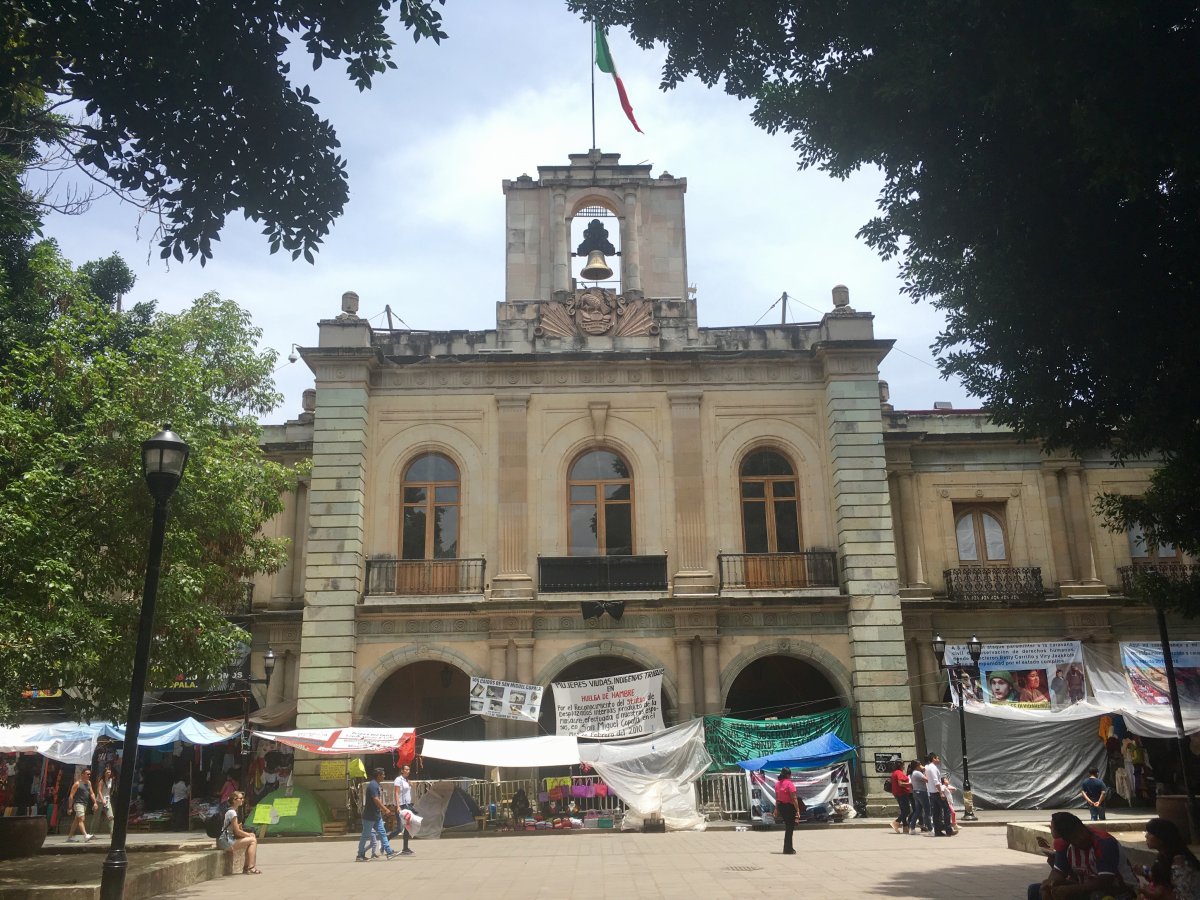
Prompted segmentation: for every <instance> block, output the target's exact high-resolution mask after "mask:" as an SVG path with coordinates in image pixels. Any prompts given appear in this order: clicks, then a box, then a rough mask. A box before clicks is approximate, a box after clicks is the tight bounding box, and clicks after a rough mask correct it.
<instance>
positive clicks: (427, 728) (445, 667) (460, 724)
mask: <svg viewBox="0 0 1200 900" xmlns="http://www.w3.org/2000/svg"><path fill="white" fill-rule="evenodd" d="M470 688H471V679H470V676H468V675H467V673H466V672H463V671H462V670H461V669H459V668H457V667H456V666H453V665H451V664H450V663H447V662H442V661H440V660H428V661H424V662H416V663H411V664H410V665H407V666H404V667H402V668H399V669H397V670H396V671H395V672H393V673H392V674H391V675H389V676H388V677H387V678H385V679H384V681H383V683H382V684H380V685H379V688H378V689H377V690H376V691H375V695H374V696H373V697H372V698H371V702H370V704H369V705H368V707H367V712H366V716H365V718H364V724H368V725H374V726H379V727H390V728H398V727H406V726H415V727H416V729H417V737H418V739H420V738H425V737H437V738H438V739H439V740H447V741H481V740H483V737H484V725H483V720H482V719H480V718H479V717H478V716H473V715H471V714H470V710H469V696H470ZM369 762H370V763H373V764H375V765H384V766H386V767H387V769H388V772H389V773H390V772H391V770H392V763H391V760H385V759H384V758H382V757H381V758H379V759H372V760H370V761H369ZM415 774H416V777H418V778H453V777H461V776H466V777H471V778H478V777H480V769H479V766H469V765H464V764H462V763H452V762H446V761H444V760H438V759H430V760H422V764H421V766H420V770H419V771H418V772H417V773H415Z"/></svg>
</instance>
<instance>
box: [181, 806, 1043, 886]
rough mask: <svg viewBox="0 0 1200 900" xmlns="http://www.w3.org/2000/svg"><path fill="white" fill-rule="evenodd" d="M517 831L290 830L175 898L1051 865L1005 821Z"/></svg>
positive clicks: (1014, 878) (860, 876)
mask: <svg viewBox="0 0 1200 900" xmlns="http://www.w3.org/2000/svg"><path fill="white" fill-rule="evenodd" d="M782 843H783V835H782V832H778V831H776V832H755V831H745V832H732V831H709V832H704V833H690V832H689V833H681V834H618V833H611V834H589V833H568V834H537V833H528V834H513V835H486V836H482V837H477V838H447V839H443V840H431V841H421V840H418V841H414V842H413V848H414V850H415V851H416V853H415V855H413V856H409V857H397V858H396V859H393V860H391V861H387V860H383V859H379V860H375V861H372V862H368V863H356V862H354V851H355V847H356V845H355V844H354V843H351V842H349V841H318V842H305V843H301V842H281V843H273V842H271V841H270V840H268V841H267V842H266V843H265V844H264V845H263V846H262V847H261V849H260V852H259V858H258V862H259V865H260V866H261V867H262V869H263V874H262V875H250V876H246V875H235V876H232V877H226V878H222V879H218V880H216V881H210V882H207V883H204V884H198V885H195V886H193V887H190V888H187V889H185V890H182V891H179V892H177V893H174V894H170V895H167V896H169V897H171V898H173V900H208V898H211V900H218V898H221V900H225V898H228V897H229V896H230V895H231V894H234V895H238V896H255V897H287V898H289V900H340V898H353V897H383V896H388V897H390V896H412V897H428V898H439V897H472V898H488V900H533V898H543V897H560V898H567V897H569V898H572V900H590V898H595V900H602V898H603V900H608V898H611V900H632V898H647V900H649V898H665V900H666V898H684V897H687V898H703V900H709V898H713V900H719V898H730V900H745V898H751V897H785V896H791V897H795V896H800V897H805V898H814V900H816V898H823V897H829V898H847V897H895V898H900V897H921V898H980V900H1015V898H1018V897H1024V896H1025V894H1024V892H1025V887H1026V885H1028V884H1030V883H1031V882H1033V881H1038V880H1040V879H1041V878H1042V877H1043V875H1044V873H1045V870H1046V865H1045V863H1044V862H1041V861H1040V860H1039V859H1038V858H1037V857H1035V856H1032V855H1030V854H1026V853H1018V852H1016V851H1013V850H1009V849H1007V847H1006V845H1005V829H1004V827H1003V826H989V825H984V826H976V827H972V828H967V829H964V830H963V832H962V833H961V834H960V835H958V836H957V837H953V838H932V837H925V836H920V837H912V836H906V835H895V834H892V833H890V832H889V831H887V830H886V829H885V828H884V827H883V826H882V823H881V827H879V828H871V829H867V828H836V827H835V828H815V829H812V830H808V829H805V830H801V831H798V832H797V838H796V848H797V851H798V852H797V854H796V855H795V856H784V855H783V854H782V853H781V852H780V849H781V847H782Z"/></svg>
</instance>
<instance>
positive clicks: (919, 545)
mask: <svg viewBox="0 0 1200 900" xmlns="http://www.w3.org/2000/svg"><path fill="white" fill-rule="evenodd" d="M897 479H898V481H899V488H900V492H899V493H900V524H901V527H902V529H903V537H904V563H905V566H904V568H905V574H906V575H907V583H906V586H905V590H904V591H902V593H903V594H904V595H905V596H914V597H931V596H933V593H932V591H931V590H930V589H929V584H928V582H926V580H925V554H924V535H923V533H922V531H921V516H920V507H919V505H918V502H917V483H916V482H917V477H916V475H914V474H913V472H912V470H911V469H909V470H902V471H901V472H900V473H899V474H898V475H897Z"/></svg>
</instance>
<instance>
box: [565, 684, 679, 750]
mask: <svg viewBox="0 0 1200 900" xmlns="http://www.w3.org/2000/svg"><path fill="white" fill-rule="evenodd" d="M662 679H663V670H662V669H651V670H650V671H648V672H634V673H633V674H631V675H614V676H611V677H609V678H592V679H589V680H587V681H564V682H555V683H554V684H553V685H552V687H553V688H554V711H555V715H556V718H557V733H558V734H567V735H578V736H580V737H608V738H616V737H636V736H638V735H641V734H651V733H653V732H655V731H661V730H662V728H663V717H662Z"/></svg>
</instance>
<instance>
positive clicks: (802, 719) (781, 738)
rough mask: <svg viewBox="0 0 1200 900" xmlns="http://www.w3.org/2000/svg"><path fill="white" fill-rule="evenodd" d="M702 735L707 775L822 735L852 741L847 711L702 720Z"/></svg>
mask: <svg viewBox="0 0 1200 900" xmlns="http://www.w3.org/2000/svg"><path fill="white" fill-rule="evenodd" d="M704 731H705V749H706V750H708V754H709V756H711V757H712V759H713V763H712V766H710V767H709V771H719V770H721V769H728V768H729V767H730V766H735V765H737V763H738V762H739V761H740V760H743V759H756V758H758V757H760V756H770V755H771V754H772V753H776V752H778V751H780V750H786V749H788V748H789V747H795V746H797V745H799V744H807V743H808V742H809V741H811V740H814V739H815V738H818V737H820V736H821V735H823V734H834V735H836V736H837V737H838V738H840V739H841V740H842V741H844V742H845V743H847V744H849V743H850V742H851V739H852V736H851V733H850V710H849V709H847V708H844V707H843V708H842V709H835V710H831V711H830V712H824V713H814V714H813V715H811V716H796V717H795V718H792V719H772V720H770V721H765V722H764V721H756V720H749V719H727V718H722V717H721V716H705V717H704Z"/></svg>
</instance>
